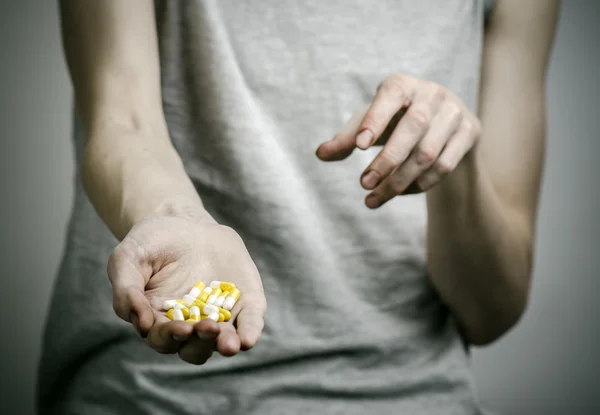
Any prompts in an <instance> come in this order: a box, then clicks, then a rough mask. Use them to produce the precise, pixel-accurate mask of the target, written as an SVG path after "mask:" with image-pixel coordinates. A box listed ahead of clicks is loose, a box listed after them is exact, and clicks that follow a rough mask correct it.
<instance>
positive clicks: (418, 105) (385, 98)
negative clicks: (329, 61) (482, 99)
mask: <svg viewBox="0 0 600 415" xmlns="http://www.w3.org/2000/svg"><path fill="white" fill-rule="evenodd" d="M480 136H481V124H480V122H479V119H478V118H477V117H476V116H475V114H473V113H472V112H471V111H470V110H469V109H468V108H467V107H466V106H465V104H464V103H463V102H462V101H461V100H460V99H459V98H458V97H456V96H455V95H454V94H453V93H452V92H451V91H449V90H448V89H447V88H445V87H443V86H441V85H438V84H435V83H433V82H429V81H424V80H422V79H418V78H415V77H412V76H409V75H392V76H389V77H387V78H386V79H385V80H384V81H383V82H382V83H381V84H380V86H379V87H378V89H377V93H376V95H375V98H374V99H373V101H372V102H371V103H370V104H369V105H368V106H367V108H365V109H364V110H363V111H360V112H358V113H356V114H355V115H354V116H353V117H352V118H351V119H350V121H348V123H347V124H346V125H345V126H344V127H343V128H342V129H341V130H340V131H339V132H338V133H337V134H336V135H335V137H334V138H333V139H332V140H330V141H328V142H325V143H323V144H321V145H320V146H319V148H318V149H317V157H319V158H320V159H321V160H323V161H337V160H343V159H345V158H347V157H348V156H349V155H350V154H351V153H352V152H353V150H354V149H355V148H357V147H358V148H360V149H363V150H366V149H367V148H369V147H371V146H373V145H383V149H382V150H381V151H380V152H379V154H378V155H377V156H376V157H375V159H374V160H373V161H372V162H371V164H370V165H369V166H368V167H367V168H366V169H365V171H364V173H363V174H362V175H361V184H362V186H363V187H364V188H365V189H367V190H370V191H371V192H370V193H369V194H368V195H367V197H366V200H365V203H366V205H367V206H368V207H370V208H377V207H379V206H381V205H382V204H384V203H385V202H387V201H388V200H390V199H392V198H393V197H395V196H397V195H402V194H410V193H419V192H423V191H427V190H429V189H431V188H432V187H433V186H435V185H436V184H438V183H439V182H440V181H441V180H442V178H444V177H445V176H446V175H448V174H449V173H451V172H452V171H453V170H454V169H455V168H456V167H457V165H458V164H459V163H460V161H461V160H462V159H463V158H464V157H465V155H466V154H468V153H469V151H470V150H471V149H472V148H473V147H474V146H475V145H476V143H477V141H478V139H479V137H480Z"/></svg>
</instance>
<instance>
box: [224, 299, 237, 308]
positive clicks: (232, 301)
mask: <svg viewBox="0 0 600 415" xmlns="http://www.w3.org/2000/svg"><path fill="white" fill-rule="evenodd" d="M235 302H236V300H235V298H233V297H227V298H226V299H225V301H223V308H224V309H225V310H227V311H231V309H232V308H233V306H234V305H235Z"/></svg>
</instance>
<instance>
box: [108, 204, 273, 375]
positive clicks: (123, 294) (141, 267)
mask: <svg viewBox="0 0 600 415" xmlns="http://www.w3.org/2000/svg"><path fill="white" fill-rule="evenodd" d="M108 275H109V278H110V281H111V284H112V287H113V306H114V309H115V312H116V313H117V315H118V316H119V317H120V318H121V319H123V320H125V321H129V322H131V323H132V324H133V325H134V326H135V327H136V329H137V330H138V332H139V333H140V335H141V336H142V337H145V339H146V342H147V343H148V345H149V346H150V347H152V348H153V349H154V350H156V351H157V352H159V353H168V354H174V353H178V354H179V357H180V358H181V359H182V360H184V361H186V362H189V363H192V364H203V363H205V362H206V361H207V360H208V359H209V358H210V356H211V355H212V353H213V352H214V351H215V350H216V351H218V352H219V353H220V354H222V355H223V356H233V355H235V354H237V353H239V352H240V351H242V350H249V349H250V348H252V347H253V346H254V345H255V344H256V343H257V342H258V339H259V337H260V334H261V332H262V329H263V326H264V320H263V316H264V313H265V311H266V300H265V296H264V292H263V288H262V283H261V280H260V276H259V273H258V270H257V269H256V266H255V265H254V262H253V261H252V259H251V258H250V255H249V254H248V251H247V250H246V247H245V245H244V243H243V241H242V239H241V238H240V237H239V235H238V234H237V233H236V232H235V231H234V230H233V229H231V228H229V227H226V226H222V225H219V224H216V223H215V222H214V221H208V220H207V221H190V220H188V219H185V218H179V217H168V216H157V217H148V218H146V219H144V220H142V221H140V222H139V223H138V224H136V225H135V226H134V227H133V228H132V229H131V231H130V232H129V233H128V235H127V236H126V237H125V238H124V239H123V241H122V242H121V243H120V244H119V245H118V246H117V248H116V249H115V251H114V252H113V254H112V255H111V257H110V259H109V264H108ZM199 280H202V281H204V282H205V283H208V282H210V281H212V280H220V281H231V282H233V283H235V284H236V286H237V287H238V288H239V289H240V291H241V296H240V299H239V300H238V302H237V303H236V305H235V307H234V308H233V310H231V314H232V318H231V320H230V321H229V322H221V323H217V322H214V321H212V320H202V321H200V322H198V323H196V324H195V325H193V326H192V325H190V324H188V323H186V322H183V321H171V320H169V319H168V318H167V317H166V316H165V311H166V310H164V309H163V308H162V306H163V302H164V300H167V299H175V298H181V297H183V295H184V294H186V293H187V292H188V291H189V290H190V289H191V287H192V286H193V285H194V284H195V283H196V282H197V281H199Z"/></svg>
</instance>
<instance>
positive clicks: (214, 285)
mask: <svg viewBox="0 0 600 415" xmlns="http://www.w3.org/2000/svg"><path fill="white" fill-rule="evenodd" d="M221 282H222V281H211V283H210V288H212V289H213V290H214V289H216V288H220V287H221Z"/></svg>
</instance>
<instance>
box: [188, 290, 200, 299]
mask: <svg viewBox="0 0 600 415" xmlns="http://www.w3.org/2000/svg"><path fill="white" fill-rule="evenodd" d="M201 292H202V291H200V288H198V287H194V288H192V289H191V290H190V292H189V293H188V295H189V296H190V297H194V298H198V296H199V295H200V293H201Z"/></svg>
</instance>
